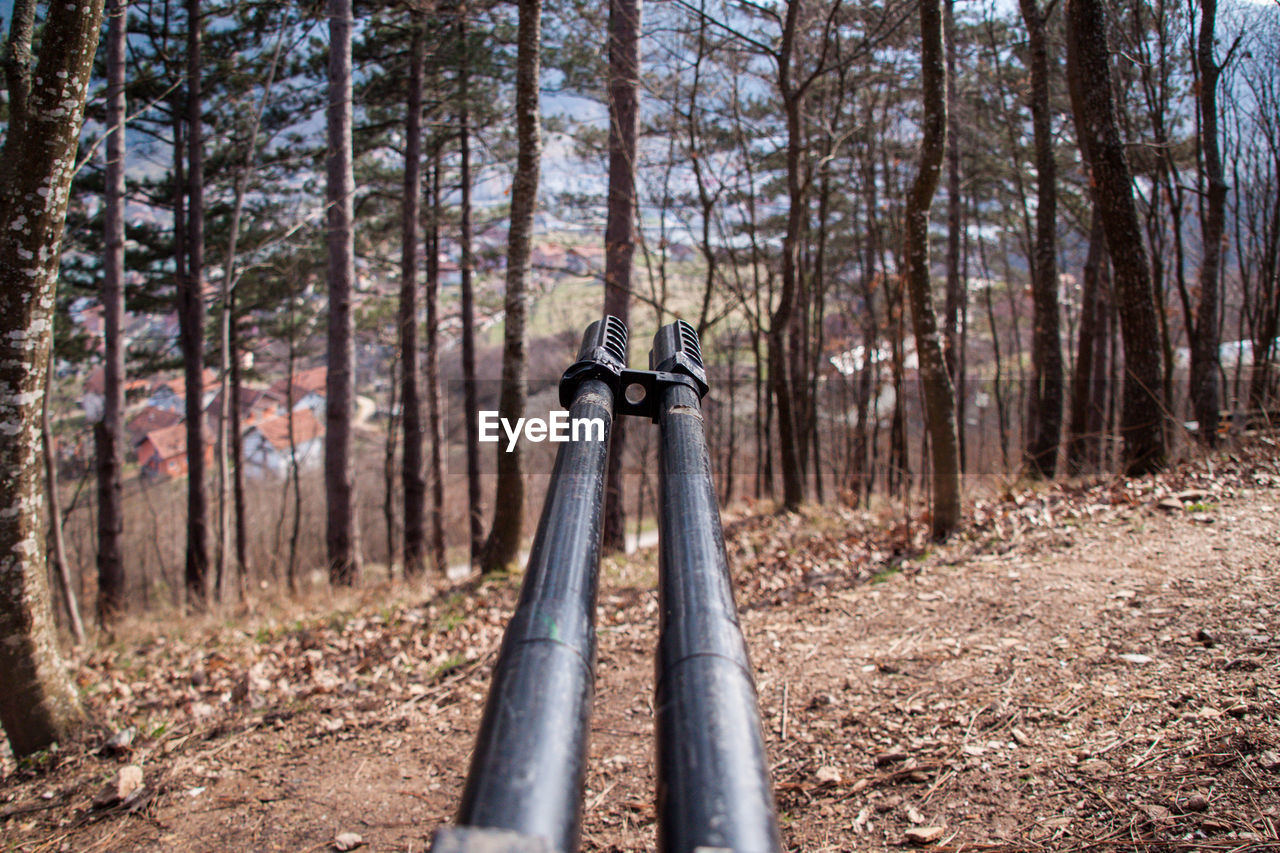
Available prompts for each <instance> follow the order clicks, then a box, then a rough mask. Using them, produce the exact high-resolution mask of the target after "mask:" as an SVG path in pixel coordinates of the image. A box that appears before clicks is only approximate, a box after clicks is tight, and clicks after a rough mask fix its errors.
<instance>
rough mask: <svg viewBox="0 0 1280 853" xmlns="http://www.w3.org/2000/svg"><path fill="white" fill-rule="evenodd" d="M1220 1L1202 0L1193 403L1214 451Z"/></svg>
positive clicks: (1220, 215) (1222, 199)
mask: <svg viewBox="0 0 1280 853" xmlns="http://www.w3.org/2000/svg"><path fill="white" fill-rule="evenodd" d="M1217 15H1218V0H1200V34H1199V39H1198V42H1197V45H1196V70H1197V71H1198V72H1199V75H1200V85H1199V90H1200V99H1199V107H1200V151H1201V162H1202V164H1203V169H1204V180H1205V182H1206V184H1207V186H1206V187H1205V198H1206V200H1207V202H1208V203H1207V204H1206V205H1205V207H1204V208H1203V211H1204V215H1203V218H1202V219H1201V221H1200V227H1201V231H1202V235H1203V239H1202V241H1201V242H1202V244H1203V248H1202V251H1203V252H1204V257H1203V258H1202V259H1201V261H1200V302H1199V303H1198V304H1197V305H1196V321H1195V328H1194V330H1193V334H1192V335H1191V403H1192V407H1193V408H1194V410H1195V414H1196V420H1197V421H1198V422H1199V424H1200V429H1199V430H1198V431H1197V435H1198V436H1199V438H1200V440H1201V441H1202V442H1204V443H1205V444H1208V445H1210V446H1212V445H1214V444H1216V443H1217V440H1218V410H1219V398H1220V396H1221V395H1220V394H1219V389H1218V373H1219V371H1220V370H1221V369H1222V365H1221V357H1220V355H1219V351H1218V339H1219V330H1218V297H1219V291H1220V290H1221V286H1222V285H1221V283H1220V282H1219V280H1218V277H1219V272H1220V271H1221V266H1222V233H1223V230H1224V228H1225V223H1226V206H1227V181H1226V178H1225V177H1224V176H1223V174H1222V152H1221V149H1220V147H1219V141H1218V78H1219V77H1221V76H1222V66H1221V65H1219V64H1218V63H1217V61H1216V60H1215V59H1214V56H1213V31H1214V22H1215V19H1216V18H1217Z"/></svg>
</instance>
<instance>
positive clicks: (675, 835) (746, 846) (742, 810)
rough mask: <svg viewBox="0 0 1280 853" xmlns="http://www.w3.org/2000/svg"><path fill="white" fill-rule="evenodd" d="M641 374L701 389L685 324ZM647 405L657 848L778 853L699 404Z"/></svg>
mask: <svg viewBox="0 0 1280 853" xmlns="http://www.w3.org/2000/svg"><path fill="white" fill-rule="evenodd" d="M650 364H652V365H653V366H655V367H656V368H657V369H659V370H666V371H672V372H680V373H682V374H684V375H687V376H690V377H691V378H695V379H700V380H701V383H702V386H703V387H705V381H706V380H705V371H704V368H703V364H702V356H701V352H700V350H699V347H698V339H697V335H696V333H695V332H694V331H693V328H692V327H690V326H689V325H688V324H687V323H683V322H676V323H672V324H670V325H669V326H665V327H663V328H662V329H660V330H659V332H658V334H657V335H655V336H654V345H653V351H652V352H651V353H650ZM658 406H659V418H658V422H659V425H660V427H661V432H662V436H661V442H660V444H659V457H660V461H659V470H658V495H659V525H660V526H659V542H660V544H659V551H658V554H659V582H658V583H659V599H660V607H659V613H660V626H659V640H658V657H657V695H656V700H655V708H656V714H657V735H658V768H657V769H658V791H657V813H658V847H659V849H660V850H662V851H664V853H692V851H695V850H696V849H698V848H700V847H702V848H708V847H709V848H725V849H728V850H732V851H733V853H778V851H781V849H782V842H781V838H780V836H779V833H778V822H777V817H776V816H775V810H774V800H773V792H772V788H771V786H770V783H769V770H768V766H769V765H768V760H767V755H766V753H765V747H764V737H763V735H762V733H761V728H760V716H759V711H758V707H759V702H758V699H757V696H756V691H755V685H754V682H753V680H752V677H751V664H750V662H749V661H748V659H747V649H746V644H745V642H744V641H743V638H742V630H741V628H740V626H739V624H738V616H737V609H736V607H735V605H734V600H733V587H732V582H731V580H730V576H729V560H728V555H727V554H726V552H725V546H724V532H723V529H722V528H721V524H720V509H719V504H718V502H717V499H716V494H715V489H714V486H713V484H712V481H711V462H710V458H709V456H708V454H707V443H706V435H705V433H704V430H703V421H702V412H701V408H700V406H699V394H698V391H697V389H696V388H694V387H690V385H686V384H684V383H673V384H670V385H667V386H665V387H664V388H662V389H661V399H660V401H658Z"/></svg>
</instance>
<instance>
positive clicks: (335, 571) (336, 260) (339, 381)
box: [295, 0, 360, 586]
mask: <svg viewBox="0 0 1280 853" xmlns="http://www.w3.org/2000/svg"><path fill="white" fill-rule="evenodd" d="M351 25H352V20H351V0H329V107H328V110H327V113H326V118H327V125H328V149H329V150H328V157H327V167H328V182H327V187H326V193H325V196H326V201H327V202H328V207H327V212H326V221H327V224H328V229H329V233H328V247H329V340H328V353H329V370H328V374H327V378H326V392H327V393H326V396H327V399H326V401H325V440H324V492H325V499H326V502H327V505H328V508H327V512H326V522H325V546H326V550H327V551H328V559H329V582H330V583H332V584H335V585H341V586H351V585H352V584H354V583H355V582H356V578H357V577H359V575H360V528H359V527H358V526H357V523H356V487H355V476H354V473H353V471H352V460H351V422H352V420H353V419H354V416H355V396H356V388H355V371H356V364H355V316H354V313H353V307H354V306H353V304H352V301H353V297H352V290H353V289H354V287H355V231H354V228H353V224H352V219H353V216H354V211H353V196H354V195H355V178H354V175H353V173H352V164H351V157H352V150H351V121H352V119H351V101H352V90H351ZM295 476H296V475H295Z"/></svg>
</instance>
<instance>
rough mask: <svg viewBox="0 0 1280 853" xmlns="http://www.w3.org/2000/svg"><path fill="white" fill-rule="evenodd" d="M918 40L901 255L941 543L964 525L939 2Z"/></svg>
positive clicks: (930, 7)
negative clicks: (938, 303) (933, 225)
mask: <svg viewBox="0 0 1280 853" xmlns="http://www.w3.org/2000/svg"><path fill="white" fill-rule="evenodd" d="M920 36H921V40H920V79H921V84H922V86H923V100H924V138H923V139H922V140H921V142H920V171H919V172H918V173H917V174H916V178H915V181H914V182H913V183H912V185H911V191H910V193H909V195H908V196H907V207H906V211H905V217H906V240H905V245H904V246H903V252H902V254H903V257H904V259H905V261H906V275H905V278H906V285H907V290H908V291H909V298H910V301H911V321H912V328H913V331H914V332H915V336H916V352H917V353H918V357H919V362H920V382H921V385H922V386H923V394H924V417H925V429H926V430H927V431H928V434H929V449H930V461H931V463H932V466H931V467H932V474H933V519H932V534H933V536H934V538H943V537H945V536H947V535H948V534H950V533H951V531H952V530H954V529H955V527H956V526H957V525H958V524H959V523H960V455H959V448H958V446H957V443H956V419H955V417H956V416H955V393H954V391H953V390H952V385H951V377H950V376H949V375H948V374H947V365H946V362H945V361H944V360H943V355H942V342H941V341H940V340H939V337H938V318H937V315H936V314H935V313H934V309H933V293H932V287H931V283H930V281H929V208H930V207H931V206H932V203H933V193H934V190H936V189H937V186H938V176H939V173H940V172H941V170H942V157H943V153H944V151H945V149H946V140H947V93H946V89H947V75H946V71H945V68H944V55H943V47H942V42H943V39H942V9H941V6H940V5H939V0H921V3H920Z"/></svg>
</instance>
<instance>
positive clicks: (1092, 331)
mask: <svg viewBox="0 0 1280 853" xmlns="http://www.w3.org/2000/svg"><path fill="white" fill-rule="evenodd" d="M1105 239H1106V238H1105V237H1104V236H1103V233H1102V220H1101V219H1100V218H1099V217H1098V214H1097V211H1096V210H1095V211H1094V213H1093V224H1092V225H1091V226H1090V228H1089V253H1088V255H1087V256H1086V258H1085V262H1084V273H1083V278H1084V290H1083V293H1082V295H1081V298H1080V303H1081V304H1080V333H1079V343H1078V345H1077V348H1076V369H1075V373H1073V374H1072V375H1071V407H1070V408H1071V418H1070V424H1069V428H1068V430H1067V473H1068V474H1083V473H1084V472H1085V471H1087V470H1088V469H1089V464H1090V453H1089V448H1090V446H1091V443H1092V442H1093V441H1094V440H1095V439H1096V437H1095V436H1091V435H1090V432H1089V421H1090V418H1089V410H1090V406H1091V404H1092V403H1093V400H1094V394H1093V392H1092V391H1093V389H1091V388H1090V387H1089V386H1090V384H1091V383H1092V382H1093V372H1094V365H1093V360H1094V355H1095V353H1096V350H1097V347H1096V344H1095V341H1096V338H1097V335H1098V326H1099V321H1100V320H1101V319H1102V316H1101V315H1102V312H1103V311H1104V310H1105V308H1104V307H1103V300H1102V299H1101V296H1102V293H1101V291H1102V267H1103V263H1104V258H1103V251H1104V250H1103V241H1104V240H1105Z"/></svg>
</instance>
